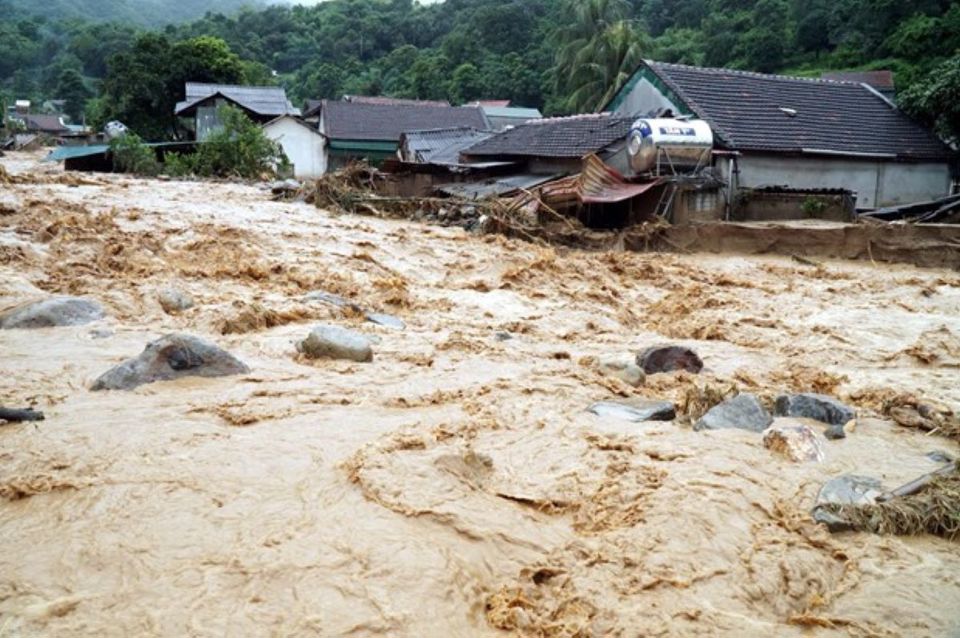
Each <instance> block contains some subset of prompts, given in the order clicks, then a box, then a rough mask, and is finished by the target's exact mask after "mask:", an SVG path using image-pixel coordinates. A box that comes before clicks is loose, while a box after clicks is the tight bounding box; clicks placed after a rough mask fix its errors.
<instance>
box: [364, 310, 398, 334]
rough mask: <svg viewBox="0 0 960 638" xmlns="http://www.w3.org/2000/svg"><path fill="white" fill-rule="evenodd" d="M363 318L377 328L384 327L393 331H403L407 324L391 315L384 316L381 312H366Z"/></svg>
mask: <svg viewBox="0 0 960 638" xmlns="http://www.w3.org/2000/svg"><path fill="white" fill-rule="evenodd" d="M364 317H365V318H366V320H367V321H369V322H370V323H375V324H377V325H378V326H384V327H385V328H393V329H394V330H404V329H405V328H406V327H407V324H405V323H404V322H403V320H401V319H399V318H398V317H394V316H393V315H385V314H383V313H381V312H367V313H365V314H364Z"/></svg>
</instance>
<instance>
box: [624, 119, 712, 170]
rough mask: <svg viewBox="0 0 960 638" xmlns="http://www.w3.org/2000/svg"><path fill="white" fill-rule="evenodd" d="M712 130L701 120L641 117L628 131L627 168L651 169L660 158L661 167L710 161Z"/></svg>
mask: <svg viewBox="0 0 960 638" xmlns="http://www.w3.org/2000/svg"><path fill="white" fill-rule="evenodd" d="M712 149H713V131H711V130H710V125H709V124H707V123H706V122H704V121H703V120H675V119H665V118H660V119H641V120H637V121H636V122H634V123H633V126H631V127H630V132H629V133H628V134H627V155H628V156H629V158H630V168H631V169H633V170H634V171H635V172H637V173H646V172H648V171H651V170H653V169H654V168H655V167H656V165H657V158H658V156H659V157H660V167H661V169H663V170H669V168H670V166H671V165H673V167H674V168H691V167H694V166H697V165H699V166H706V165H708V164H709V163H710V151H711V150H712Z"/></svg>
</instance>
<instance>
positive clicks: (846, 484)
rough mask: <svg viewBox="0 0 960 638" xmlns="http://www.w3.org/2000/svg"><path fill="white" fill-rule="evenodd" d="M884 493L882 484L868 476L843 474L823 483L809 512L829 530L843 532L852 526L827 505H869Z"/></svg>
mask: <svg viewBox="0 0 960 638" xmlns="http://www.w3.org/2000/svg"><path fill="white" fill-rule="evenodd" d="M883 493H884V488H883V484H882V483H881V482H880V481H879V480H877V479H875V478H872V477H870V476H859V475H856V474H844V475H843V476H838V477H837V478H834V479H830V480H829V481H827V482H826V483H824V485H823V487H822V488H820V492H819V493H818V494H817V502H816V504H815V505H814V507H813V511H812V512H811V514H812V515H813V519H814V520H815V521H817V522H818V523H823V524H824V525H826V526H827V529H829V530H830V531H831V532H843V531H847V530H850V529H852V526H851V525H850V524H849V523H848V522H847V521H846V520H844V519H843V518H842V517H841V516H838V515H837V514H835V513H834V512H832V511H830V509H828V508H826V507H824V506H827V505H869V504H871V503H874V502H876V500H877V497H878V496H880V495H881V494H883Z"/></svg>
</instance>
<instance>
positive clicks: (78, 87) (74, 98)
mask: <svg viewBox="0 0 960 638" xmlns="http://www.w3.org/2000/svg"><path fill="white" fill-rule="evenodd" d="M54 95H56V96H57V98H59V99H61V100H65V101H66V106H65V107H64V112H65V113H66V114H67V115H69V116H70V119H71V120H72V121H73V122H74V123H76V122H79V121H80V120H81V119H82V118H83V113H84V109H85V108H86V106H87V100H88V99H90V98H91V97H92V95H93V93H92V92H91V91H90V89H88V88H87V85H86V83H85V82H84V81H83V76H82V75H80V72H79V71H77V70H76V69H64V70H63V71H62V72H61V73H60V77H59V78H57V86H56V89H55V91H54Z"/></svg>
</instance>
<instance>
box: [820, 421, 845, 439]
mask: <svg viewBox="0 0 960 638" xmlns="http://www.w3.org/2000/svg"><path fill="white" fill-rule="evenodd" d="M823 436H825V437H827V438H828V439H830V440H831V441H838V440H840V439H845V438H847V431H846V430H845V429H844V427H843V426H842V425H831V426H830V427H828V428H827V429H826V430H824V431H823Z"/></svg>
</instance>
